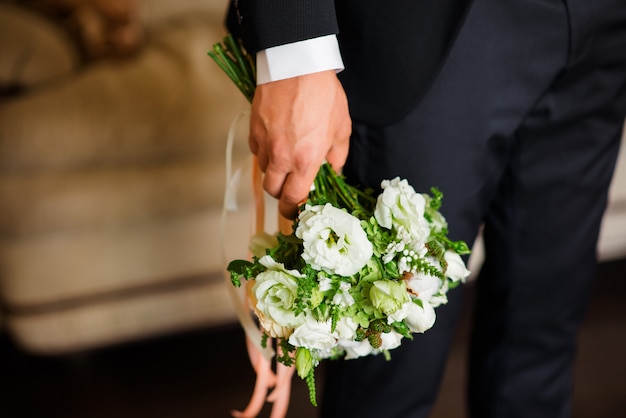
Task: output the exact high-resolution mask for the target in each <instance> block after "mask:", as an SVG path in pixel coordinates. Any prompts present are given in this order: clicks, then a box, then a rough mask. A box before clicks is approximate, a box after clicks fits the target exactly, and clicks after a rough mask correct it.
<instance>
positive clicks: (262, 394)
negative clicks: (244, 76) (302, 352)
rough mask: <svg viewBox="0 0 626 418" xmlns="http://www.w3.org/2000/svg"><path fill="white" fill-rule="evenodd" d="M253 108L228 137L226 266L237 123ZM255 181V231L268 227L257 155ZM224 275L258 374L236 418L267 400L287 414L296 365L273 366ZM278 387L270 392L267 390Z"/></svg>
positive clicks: (250, 417) (245, 417)
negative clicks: (242, 409)
mask: <svg viewBox="0 0 626 418" xmlns="http://www.w3.org/2000/svg"><path fill="white" fill-rule="evenodd" d="M249 117H250V112H242V113H240V114H239V115H237V116H236V117H235V119H234V120H233V121H232V123H231V125H230V129H229V131H228V137H227V140H226V164H225V165H226V185H225V188H224V204H223V207H222V217H221V238H222V259H223V260H224V263H225V265H224V267H226V263H228V261H229V260H228V259H227V251H226V245H225V242H226V241H225V240H226V237H227V234H228V231H227V230H226V229H227V228H226V223H227V217H228V213H229V212H234V211H237V210H238V209H239V207H238V204H237V190H238V188H239V185H240V182H241V177H242V169H241V168H240V169H238V170H236V171H233V147H234V142H235V136H236V133H237V127H238V125H239V124H240V123H241V122H242V120H249ZM252 185H253V193H254V207H255V210H254V222H253V223H252V224H253V225H254V228H251V229H253V230H251V231H250V232H251V234H254V233H259V232H262V231H264V230H265V203H264V192H263V187H262V173H261V170H260V169H259V166H258V163H257V160H256V157H255V158H253V161H252ZM289 225H290V224H289V222H288V221H287V220H285V219H284V218H280V219H279V226H280V227H281V229H282V228H286V227H289ZM224 273H225V274H224V278H225V280H226V282H227V283H226V287H227V288H228V292H229V295H230V298H231V301H232V303H233V307H234V309H235V312H236V314H237V318H238V319H239V322H240V323H241V326H242V327H243V329H244V332H245V334H246V345H247V348H248V355H249V358H250V363H251V364H252V367H253V368H254V371H255V373H256V375H257V379H256V382H255V387H254V392H253V394H252V397H251V399H250V402H249V403H248V406H247V407H246V408H245V410H244V411H231V414H232V416H233V417H236V418H254V417H256V416H257V415H258V414H259V412H260V411H261V409H262V408H263V404H264V403H265V401H268V402H273V403H274V405H273V407H272V412H271V415H270V418H284V416H285V415H286V413H287V409H288V407H289V399H290V396H291V378H292V376H293V373H294V367H286V366H284V365H283V364H281V363H278V364H277V366H276V373H274V372H273V370H272V359H273V358H274V355H275V352H274V350H273V349H272V348H271V346H270V345H271V344H270V341H268V344H267V346H266V347H265V348H264V347H263V346H262V345H261V340H262V332H261V330H260V329H259V328H258V326H257V325H256V323H255V322H254V320H253V318H252V314H251V312H250V309H249V308H248V307H247V298H246V297H244V298H243V299H244V300H242V297H241V296H240V292H239V291H238V290H237V289H236V288H235V287H234V286H233V285H232V283H231V280H230V274H229V273H228V271H227V270H226V268H224ZM272 387H274V390H273V391H272V393H271V394H269V396H268V395H267V392H268V390H269V389H270V388H272Z"/></svg>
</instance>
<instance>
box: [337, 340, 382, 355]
mask: <svg viewBox="0 0 626 418" xmlns="http://www.w3.org/2000/svg"><path fill="white" fill-rule="evenodd" d="M339 345H340V346H341V347H343V349H344V350H346V357H345V358H346V360H353V359H355V358H359V357H365V356H369V355H370V354H374V353H377V352H378V350H376V349H375V348H374V347H372V345H371V344H370V343H369V341H367V340H363V341H345V340H341V341H339Z"/></svg>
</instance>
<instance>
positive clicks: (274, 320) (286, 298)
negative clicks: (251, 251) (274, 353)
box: [249, 256, 304, 337]
mask: <svg viewBox="0 0 626 418" xmlns="http://www.w3.org/2000/svg"><path fill="white" fill-rule="evenodd" d="M259 262H260V263H261V264H263V265H264V266H265V267H267V270H266V271H264V272H262V273H260V274H259V275H257V277H256V278H255V279H254V280H253V281H250V288H249V290H250V302H251V305H252V308H253V309H254V311H255V313H256V314H257V316H258V317H259V321H260V323H261V326H262V327H263V328H264V329H265V330H266V331H267V332H268V333H269V334H270V335H271V336H272V337H286V336H287V335H288V334H289V333H290V332H291V330H292V329H293V328H294V327H296V326H298V325H300V324H301V323H302V322H303V321H304V316H303V315H296V314H295V313H294V309H295V300H296V296H297V294H298V282H297V281H296V278H297V277H303V276H302V275H301V274H300V273H299V272H298V271H296V270H286V269H285V268H284V266H283V264H281V263H277V262H275V261H274V260H273V259H272V258H271V257H270V256H264V257H262V258H261V259H260V260H259Z"/></svg>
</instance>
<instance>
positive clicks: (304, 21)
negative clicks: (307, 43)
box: [226, 0, 339, 53]
mask: <svg viewBox="0 0 626 418" xmlns="http://www.w3.org/2000/svg"><path fill="white" fill-rule="evenodd" d="M226 23H227V27H228V30H229V31H230V32H231V33H233V34H234V35H235V36H238V37H240V38H241V39H242V40H243V42H244V45H245V46H246V49H247V50H248V51H249V52H251V53H256V52H257V51H259V50H262V49H267V48H270V47H273V46H277V45H284V44H288V43H292V42H296V41H302V40H305V39H310V38H315V37H319V36H324V35H330V34H336V33H338V31H339V30H338V26H337V17H336V13H335V1H334V0H232V1H231V4H230V6H229V11H228V16H227V22H226Z"/></svg>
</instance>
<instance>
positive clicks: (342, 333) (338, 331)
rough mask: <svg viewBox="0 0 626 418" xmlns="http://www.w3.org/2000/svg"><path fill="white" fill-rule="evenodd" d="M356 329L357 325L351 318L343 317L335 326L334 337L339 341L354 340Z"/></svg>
mask: <svg viewBox="0 0 626 418" xmlns="http://www.w3.org/2000/svg"><path fill="white" fill-rule="evenodd" d="M358 327H359V324H357V323H356V322H354V320H353V319H352V318H350V317H347V316H343V317H341V318H339V320H338V321H337V325H336V326H335V335H336V337H337V339H339V340H348V341H350V340H354V337H355V336H356V330H357V328H358Z"/></svg>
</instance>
